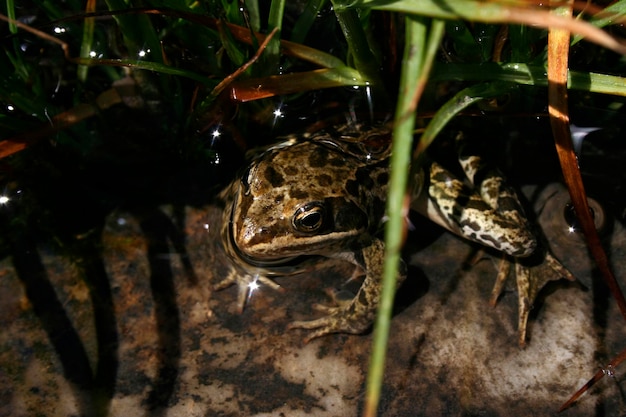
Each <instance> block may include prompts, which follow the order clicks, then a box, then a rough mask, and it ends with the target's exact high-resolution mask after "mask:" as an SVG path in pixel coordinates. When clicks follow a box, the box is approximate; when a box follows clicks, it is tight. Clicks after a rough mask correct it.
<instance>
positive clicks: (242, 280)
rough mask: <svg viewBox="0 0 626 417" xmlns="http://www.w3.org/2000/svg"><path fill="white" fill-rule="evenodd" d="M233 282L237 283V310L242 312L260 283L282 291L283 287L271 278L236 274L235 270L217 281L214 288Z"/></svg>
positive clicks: (229, 284) (226, 285)
mask: <svg viewBox="0 0 626 417" xmlns="http://www.w3.org/2000/svg"><path fill="white" fill-rule="evenodd" d="M233 284H237V303H236V305H237V312H238V313H242V312H243V310H244V308H245V306H246V304H247V302H248V300H249V299H250V298H251V297H252V295H253V294H254V292H255V291H256V290H258V289H259V288H260V287H261V286H262V285H266V286H268V287H270V288H271V289H273V290H275V291H281V292H282V291H283V288H282V287H281V286H280V285H278V284H277V283H275V282H274V281H272V280H271V279H269V278H267V277H264V276H260V275H249V274H243V275H242V274H238V273H237V272H236V271H231V272H230V273H229V274H228V276H227V277H226V278H225V279H223V280H222V281H220V282H218V283H217V284H216V285H215V286H214V288H215V289H216V290H221V289H224V288H227V287H229V286H231V285H233Z"/></svg>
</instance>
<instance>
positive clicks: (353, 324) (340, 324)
mask: <svg viewBox="0 0 626 417" xmlns="http://www.w3.org/2000/svg"><path fill="white" fill-rule="evenodd" d="M317 307H322V308H323V309H324V311H325V312H327V313H328V314H327V315H326V316H325V317H321V318H319V319H315V320H300V321H294V322H292V323H291V324H289V325H288V326H287V328H288V329H289V330H291V329H306V330H315V331H314V332H312V333H310V334H309V335H308V336H307V337H305V339H304V341H305V343H308V342H309V341H311V340H313V339H315V338H317V337H320V336H324V335H327V334H330V333H352V334H359V333H363V332H364V331H365V330H367V329H368V328H369V327H370V325H371V324H372V319H373V317H370V314H368V313H367V312H363V313H364V314H356V315H355V314H350V309H348V308H344V307H327V306H321V305H318V306H317Z"/></svg>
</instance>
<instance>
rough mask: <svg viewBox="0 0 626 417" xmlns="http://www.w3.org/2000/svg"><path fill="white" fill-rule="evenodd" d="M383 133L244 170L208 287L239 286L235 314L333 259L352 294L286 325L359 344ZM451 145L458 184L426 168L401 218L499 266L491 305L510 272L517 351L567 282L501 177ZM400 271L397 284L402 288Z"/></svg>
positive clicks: (370, 131)
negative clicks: (534, 312) (352, 337)
mask: <svg viewBox="0 0 626 417" xmlns="http://www.w3.org/2000/svg"><path fill="white" fill-rule="evenodd" d="M390 137H391V132H390V131H389V130H388V129H387V128H385V127H377V128H369V127H368V128H365V127H363V126H354V125H343V126H338V127H335V128H328V129H325V130H320V131H317V132H315V133H312V134H304V135H301V136H298V137H291V138H287V139H285V140H284V141H283V142H281V143H279V144H277V145H275V146H272V147H270V148H268V149H266V150H265V151H264V152H262V153H260V154H259V155H258V156H257V157H256V158H254V159H253V160H252V162H251V163H250V165H249V166H248V168H247V170H246V171H245V173H244V174H243V175H242V176H241V177H240V178H238V179H237V180H236V181H234V182H233V183H232V184H231V185H230V186H229V187H228V188H227V189H226V190H224V192H223V193H222V197H223V198H224V199H225V200H226V210H225V218H224V225H223V228H222V239H223V243H224V247H225V249H226V252H227V253H228V255H229V256H230V257H231V258H232V260H233V267H232V269H231V271H230V272H229V274H228V275H227V277H226V278H225V279H224V280H223V281H221V282H220V283H219V284H217V286H216V287H217V288H218V289H220V288H225V287H227V286H229V285H231V284H233V283H236V284H237V285H238V287H239V292H238V302H237V304H238V308H239V309H240V310H243V307H244V305H245V303H246V300H247V298H248V297H249V294H250V291H251V290H252V289H253V288H254V287H255V286H256V285H259V283H260V284H265V285H268V286H270V287H272V288H275V289H279V288H280V287H279V286H278V285H277V284H276V283H275V282H274V281H273V280H272V278H273V277H276V276H284V275H289V274H294V273H297V272H300V271H302V270H303V269H305V268H306V267H307V265H311V263H312V262H316V260H319V257H326V258H334V259H342V260H345V261H348V262H350V263H352V264H354V265H355V267H356V268H355V274H359V273H360V274H361V275H363V274H364V276H365V277H364V280H363V283H362V284H361V286H360V288H359V290H358V292H357V294H356V295H355V296H354V298H352V299H351V300H349V301H347V302H343V303H336V305H335V306H332V307H327V306H317V309H319V310H322V311H323V312H324V313H325V315H324V317H321V318H318V319H314V320H310V321H296V322H293V323H292V324H291V325H290V328H303V329H309V330H311V331H312V332H311V333H310V334H309V336H308V337H307V340H310V339H313V338H315V337H319V336H322V335H325V334H328V333H334V332H343V333H361V332H363V331H365V330H366V329H367V328H368V327H369V326H370V325H371V323H372V322H373V319H374V316H375V313H376V307H377V305H378V300H379V295H380V278H381V276H382V270H383V262H384V251H385V247H384V243H383V241H382V240H381V239H380V237H379V236H380V232H381V230H382V227H383V223H384V219H385V198H386V196H387V183H388V177H389V156H390V152H391V147H390V143H391V140H390ZM467 143H468V141H467V140H465V139H464V138H463V136H462V135H459V136H458V138H457V149H458V150H459V161H460V165H461V167H462V168H463V171H464V173H465V176H466V178H465V179H463V180H462V179H459V178H457V177H455V176H454V175H453V174H452V173H451V172H450V171H448V170H447V169H445V168H444V167H443V166H441V165H440V164H438V163H436V162H432V163H430V164H429V165H428V166H426V167H425V168H424V169H423V170H421V171H420V172H418V173H417V174H414V175H413V178H411V180H412V183H413V185H414V187H413V188H414V192H413V193H412V195H411V208H412V209H414V210H416V211H418V212H419V213H421V214H423V215H425V216H426V217H428V218H429V219H431V220H433V221H434V222H436V223H438V224H440V225H441V226H443V227H444V228H446V229H448V230H450V231H452V232H453V233H456V234H457V235H460V236H462V237H465V238H467V239H469V240H471V241H474V242H477V243H480V244H482V245H485V246H488V247H491V248H494V249H497V250H499V251H501V252H502V253H503V254H504V255H505V256H504V258H503V263H502V264H501V265H502V267H501V270H500V273H499V274H498V277H497V278H496V284H495V286H494V290H493V293H492V297H491V302H492V303H493V304H495V301H496V300H497V298H498V296H499V294H500V292H501V290H502V288H503V284H504V282H505V279H506V277H507V276H508V271H509V269H510V266H511V265H514V267H515V275H516V279H517V288H518V293H519V322H518V328H519V342H520V344H522V345H523V344H524V342H525V338H526V336H525V335H526V323H527V320H528V314H529V310H530V307H531V305H532V303H533V301H534V299H535V297H536V295H537V293H538V291H539V290H540V289H541V288H542V287H543V285H545V283H546V282H548V281H550V280H555V279H559V278H566V279H570V280H573V279H574V278H573V276H572V275H571V274H570V272H569V271H568V270H567V269H566V268H565V267H564V266H563V265H561V263H560V262H559V261H558V260H557V259H556V258H555V257H554V256H552V254H551V253H550V252H549V250H547V249H546V247H544V246H543V245H540V242H539V240H538V239H537V238H536V237H535V235H534V233H533V232H532V227H531V226H530V224H529V222H528V220H527V219H526V217H525V216H524V214H523V210H522V207H521V205H520V203H519V201H518V198H517V195H516V194H515V192H514V191H513V189H512V188H510V187H509V186H507V184H506V182H505V180H504V178H503V176H502V175H501V174H500V173H499V172H498V171H497V170H494V169H491V168H489V167H487V165H486V164H484V163H483V160H482V159H481V158H480V157H477V156H475V155H469V153H468V152H467V150H466V149H467V146H466V145H467ZM405 269H406V268H405V266H404V264H402V265H401V266H400V270H399V277H398V282H399V283H400V282H402V280H403V279H404V278H405V275H406V273H405Z"/></svg>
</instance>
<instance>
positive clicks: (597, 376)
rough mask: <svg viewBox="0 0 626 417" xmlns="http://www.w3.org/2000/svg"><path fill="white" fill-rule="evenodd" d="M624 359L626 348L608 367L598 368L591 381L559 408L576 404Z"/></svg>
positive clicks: (563, 408) (561, 409)
mask: <svg viewBox="0 0 626 417" xmlns="http://www.w3.org/2000/svg"><path fill="white" fill-rule="evenodd" d="M624 360H626V349H624V350H622V351H621V352H620V353H619V355H617V356H616V357H615V358H614V359H613V360H611V362H609V364H608V365H607V367H606V368H603V369H600V370H598V372H596V374H595V375H594V376H593V377H592V378H591V379H590V380H589V381H587V383H586V384H585V385H583V386H582V387H581V388H580V389H579V390H578V391H576V394H574V395H572V398H570V399H569V400H567V402H566V403H565V404H563V405H562V406H561V408H559V412H561V411H564V410H566V409H568V408H569V407H571V406H572V404H574V403H575V402H576V400H578V398H580V396H581V395H583V394H584V393H585V392H587V390H588V389H589V388H591V387H593V386H594V384H595V383H596V382H598V381H599V380H601V379H602V377H603V376H604V375H607V374H608V375H611V372H612V370H613V369H614V368H616V367H617V366H618V365H619V364H620V363H622V362H624Z"/></svg>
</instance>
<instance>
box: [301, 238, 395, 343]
mask: <svg viewBox="0 0 626 417" xmlns="http://www.w3.org/2000/svg"><path fill="white" fill-rule="evenodd" d="M344 255H345V254H338V255H336V256H334V257H337V258H343V259H348V260H350V261H351V262H352V263H354V264H356V265H358V266H359V267H360V268H362V269H363V270H364V271H365V279H364V281H363V284H362V285H361V287H360V288H359V291H358V292H357V294H356V296H355V297H354V298H352V299H351V300H350V301H347V302H345V303H341V304H340V305H338V306H334V307H326V306H316V309H317V310H320V311H323V312H325V313H326V316H325V317H322V318H319V319H315V320H304V321H295V322H293V323H291V324H290V325H289V328H290V329H309V330H315V331H314V332H312V333H311V334H310V335H309V336H308V337H306V338H305V342H308V341H310V340H311V339H314V338H316V337H320V336H323V335H325V334H329V333H353V334H358V333H362V332H364V331H365V330H367V329H368V328H369V327H370V326H371V324H372V323H373V321H374V317H375V316H376V308H377V307H378V302H379V298H380V289H381V277H382V273H383V264H384V255H385V245H384V243H383V242H382V241H381V240H379V239H373V240H372V241H371V243H370V244H368V245H367V246H365V247H364V248H363V249H361V250H360V251H357V253H354V254H350V256H344ZM405 277H406V272H405V266H404V264H402V265H401V271H400V272H399V274H398V285H400V283H401V282H402V281H403V280H404V278H405Z"/></svg>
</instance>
